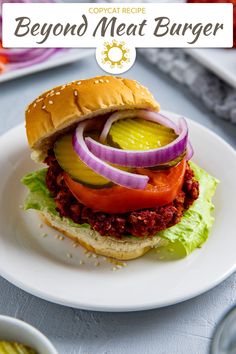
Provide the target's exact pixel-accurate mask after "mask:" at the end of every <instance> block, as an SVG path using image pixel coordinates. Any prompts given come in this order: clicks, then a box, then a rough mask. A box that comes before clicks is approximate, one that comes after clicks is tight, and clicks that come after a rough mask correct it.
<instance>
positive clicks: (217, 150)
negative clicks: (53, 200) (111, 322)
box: [0, 113, 236, 311]
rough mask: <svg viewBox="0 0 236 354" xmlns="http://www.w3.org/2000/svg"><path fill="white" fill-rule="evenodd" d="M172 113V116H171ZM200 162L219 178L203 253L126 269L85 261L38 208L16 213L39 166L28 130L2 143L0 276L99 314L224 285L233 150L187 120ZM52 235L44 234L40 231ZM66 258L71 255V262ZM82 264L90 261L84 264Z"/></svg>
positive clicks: (228, 268)
mask: <svg viewBox="0 0 236 354" xmlns="http://www.w3.org/2000/svg"><path fill="white" fill-rule="evenodd" d="M169 114H170V113H169ZM189 127H190V138H191V141H192V143H193V146H194V147H195V151H196V153H195V159H194V160H195V161H196V162H197V163H198V164H199V165H201V166H202V167H203V168H205V169H206V170H207V171H209V172H210V173H211V174H213V175H214V176H216V177H218V178H219V179H220V181H221V183H220V184H219V187H218V188H217V192H216V196H215V198H214V203H215V205H216V213H215V216H216V221H215V224H214V227H213V230H212V232H211V235H210V238H209V240H208V241H207V242H206V243H205V245H204V246H203V247H202V249H198V250H196V251H194V252H193V253H192V254H191V255H190V256H189V257H188V258H185V259H182V260H177V261H165V260H158V254H157V253H154V252H150V253H148V254H147V255H145V256H144V257H142V258H139V259H138V260H134V261H130V262H127V263H128V265H127V267H124V268H122V269H120V270H118V271H112V270H111V269H112V267H113V265H112V264H110V263H108V262H107V261H105V260H103V259H101V260H99V261H100V262H101V265H100V266H98V267H95V265H94V263H95V262H96V261H97V259H96V258H87V257H86V255H85V254H84V252H83V249H82V248H73V243H72V242H71V241H70V240H64V241H60V240H58V239H57V238H55V235H56V234H57V232H55V231H54V230H52V229H49V228H47V227H46V226H44V227H43V228H40V227H39V224H40V220H39V218H38V216H37V214H36V213H35V212H34V211H30V212H25V211H23V210H22V209H20V208H19V204H22V203H23V200H24V197H25V195H26V190H25V188H24V187H23V186H22V185H21V183H20V178H21V177H22V176H23V175H24V174H25V173H27V172H29V171H31V170H33V169H37V167H38V166H36V165H35V164H34V162H32V161H31V160H30V152H29V150H28V147H27V143H26V138H25V132H24V127H23V125H21V126H18V127H16V128H14V129H13V130H11V131H9V132H8V133H6V134H5V135H3V136H2V137H1V138H0V169H1V184H0V274H1V275H2V276H3V277H4V278H6V279H7V280H9V281H10V282H12V283H13V284H15V285H17V286H18V287H20V288H22V289H24V290H26V291H28V292H29V293H31V294H34V295H36V296H39V297H41V298H43V299H46V300H49V301H52V302H56V303H59V304H63V305H67V306H71V307H76V308H82V309H89V310H101V311H134V310H144V309H150V308H156V307H161V306H166V305H170V304H174V303H177V302H180V301H183V300H186V299H189V298H191V297H194V296H196V295H199V294H201V293H203V292H205V291H207V290H208V289H210V288H212V287H214V286H215V285H216V284H218V283H220V282H221V281H222V280H224V279H225V278H226V277H228V276H229V275H230V274H231V273H232V272H233V271H234V270H235V269H236V257H235V249H236V231H235V230H236V217H235V215H236V204H235V200H236V188H235V176H236V153H235V151H234V150H233V149H232V148H231V147H230V146H229V145H228V144H227V143H225V142H224V141H223V140H222V139H221V138H219V137H218V136H216V135H215V134H214V133H212V132H211V131H209V130H208V129H206V128H204V127H203V126H201V125H199V124H197V123H195V122H193V121H191V120H189ZM44 232H46V233H47V234H48V236H47V237H45V238H44V237H43V235H42V234H43V233H44ZM67 253H69V254H71V255H72V258H68V257H67ZM80 260H84V261H85V264H82V265H80Z"/></svg>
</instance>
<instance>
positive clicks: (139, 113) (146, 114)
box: [99, 110, 194, 161]
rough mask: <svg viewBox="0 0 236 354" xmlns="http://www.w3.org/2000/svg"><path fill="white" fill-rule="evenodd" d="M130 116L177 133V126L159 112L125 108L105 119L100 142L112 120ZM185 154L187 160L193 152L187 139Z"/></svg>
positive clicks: (107, 131) (103, 140) (106, 133)
mask: <svg viewBox="0 0 236 354" xmlns="http://www.w3.org/2000/svg"><path fill="white" fill-rule="evenodd" d="M132 117H139V118H143V119H146V120H149V121H152V122H155V123H159V124H161V125H164V126H166V127H168V128H171V129H173V130H174V131H175V133H176V134H178V135H179V127H178V126H177V125H176V124H175V123H174V122H172V121H171V120H170V119H169V118H167V117H165V116H163V114H161V113H159V112H152V111H147V110H125V111H121V112H115V113H113V114H112V115H111V116H110V117H109V118H108V120H107V121H106V123H105V125H104V127H103V130H102V132H101V135H100V138H99V140H100V142H101V143H103V144H104V143H105V141H106V139H107V135H108V133H109V131H110V129H111V126H112V124H113V123H114V122H116V121H117V120H119V119H124V118H132ZM186 151H187V153H186V156H185V159H186V160H187V161H188V160H190V159H191V158H192V156H193V154H194V150H193V147H192V145H191V143H190V141H188V143H187V148H186Z"/></svg>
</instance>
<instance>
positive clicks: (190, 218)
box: [158, 162, 219, 257]
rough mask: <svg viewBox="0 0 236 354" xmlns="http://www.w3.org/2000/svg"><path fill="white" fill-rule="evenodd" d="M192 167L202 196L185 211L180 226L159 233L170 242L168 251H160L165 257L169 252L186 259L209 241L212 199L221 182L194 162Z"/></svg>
mask: <svg viewBox="0 0 236 354" xmlns="http://www.w3.org/2000/svg"><path fill="white" fill-rule="evenodd" d="M190 165H191V168H192V169H193V171H194V174H195V178H196V179H197V180H198V181H199V187H200V194H199V197H198V199H197V200H196V201H195V202H194V203H193V205H192V206H191V207H190V208H189V209H188V210H187V211H185V213H184V215H183V217H182V219H181V221H180V222H179V223H178V224H176V225H174V226H172V227H170V228H169V229H166V230H164V231H160V232H159V233H158V235H159V236H160V237H163V238H165V239H166V240H168V241H169V245H168V246H167V247H168V249H167V248H166V247H162V248H161V249H160V251H161V252H162V253H163V254H164V253H165V257H166V256H167V254H166V253H167V251H169V253H172V254H173V257H175V256H178V257H184V256H187V255H189V254H190V253H191V252H192V251H193V250H194V249H195V248H197V247H201V245H202V244H203V243H204V242H205V241H206V240H207V238H208V236H209V231H210V229H211V227H212V224H213V222H214V217H213V216H212V212H213V211H214V205H213V203H212V197H213V195H214V193H215V190H216V186H217V184H218V183H219V181H218V180H217V179H216V178H214V177H212V176H211V175H209V174H208V173H207V172H206V171H204V170H203V169H202V168H200V167H199V166H197V165H196V164H194V163H193V162H190ZM169 257H171V256H170V255H169Z"/></svg>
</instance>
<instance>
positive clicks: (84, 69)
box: [0, 57, 236, 354]
mask: <svg viewBox="0 0 236 354" xmlns="http://www.w3.org/2000/svg"><path fill="white" fill-rule="evenodd" d="M101 73H102V72H101V70H100V69H99V68H98V66H97V64H96V62H95V60H94V58H92V57H90V58H87V59H85V60H83V61H81V62H77V63H74V64H71V65H67V66H64V67H61V68H56V69H53V70H50V71H47V72H44V73H39V74H34V75H31V76H29V77H25V78H21V79H18V80H15V81H11V82H8V83H5V84H1V85H0V122H1V124H0V134H2V133H4V132H5V131H7V130H8V129H10V128H11V127H13V126H15V125H16V124H19V123H21V122H23V120H24V108H25V106H26V105H27V104H28V103H29V102H30V101H31V100H33V99H34V98H35V96H37V95H38V94H40V93H41V92H42V91H45V90H47V89H49V88H51V87H53V86H56V85H58V84H62V83H65V82H67V81H70V80H75V79H82V78H86V77H89V76H94V75H99V74H101ZM126 76H128V77H130V78H135V79H137V80H139V81H141V82H142V83H143V84H144V85H146V86H148V87H149V88H150V90H151V91H152V92H153V93H154V95H155V96H156V98H157V99H158V100H159V102H160V103H161V106H162V108H163V109H168V110H170V111H174V112H177V113H182V114H184V115H185V116H187V117H190V118H192V119H194V120H197V121H198V122H200V123H201V124H203V125H206V126H208V127H209V128H210V129H212V130H213V131H215V132H216V133H218V134H219V135H221V136H222V137H223V138H224V139H225V140H226V141H228V142H229V143H230V144H231V145H233V146H234V147H235V148H236V127H235V126H234V125H232V124H231V123H229V122H226V121H222V120H220V119H219V118H216V117H215V116H214V115H213V114H211V113H209V111H207V109H206V108H205V107H203V106H202V104H201V102H199V101H198V100H197V99H194V98H193V97H192V96H191V94H190V93H189V91H188V90H187V89H184V88H183V87H180V86H179V85H178V84H177V83H176V82H174V81H173V80H172V79H170V78H169V77H167V76H165V75H164V74H162V73H161V72H159V71H158V69H156V68H154V67H151V66H149V65H148V64H147V63H146V62H145V61H143V59H142V58H139V59H138V60H137V62H136V64H135V66H134V67H133V68H132V69H131V70H130V71H129V72H128V73H127V74H126ZM124 291H125V289H124ZM235 302H236V275H235V274H234V275H232V276H231V277H230V278H229V279H227V280H226V281H224V282H223V283H222V284H221V285H219V286H217V287H216V288H215V289H213V290H211V291H209V292H207V293H206V294H203V295H201V296H198V297H197V298H195V299H192V300H189V301H186V302H184V303H181V304H178V305H174V306H170V307H167V308H162V309H157V310H152V311H146V312H137V313H120V314H119V313H96V312H89V311H80V310H74V309H71V308H66V307H63V306H59V305H55V304H51V303H49V302H46V301H43V300H41V299H38V298H36V297H34V296H31V295H29V294H27V293H25V292H24V291H22V290H19V289H17V288H16V287H15V286H13V285H11V284H9V283H8V282H7V281H5V280H4V279H2V278H0V314H4V315H11V316H15V317H17V318H20V319H23V320H25V321H26V322H29V323H31V324H33V325H34V326H35V327H37V328H38V329H39V330H41V331H42V332H43V333H45V334H46V335H47V336H48V337H49V339H50V340H52V342H53V343H54V345H55V346H56V348H57V349H58V351H59V353H60V354H126V353H135V354H146V353H150V354H154V353H155V354H156V353H157V354H164V353H166V354H167V353H168V354H172V353H175V354H185V353H186V354H189V353H194V354H206V353H208V349H209V345H210V342H211V338H212V334H213V331H214V328H215V325H216V323H217V322H218V321H219V319H220V317H221V316H222V315H223V314H224V313H225V311H227V310H228V309H229V308H230V307H231V306H232V305H233V304H235Z"/></svg>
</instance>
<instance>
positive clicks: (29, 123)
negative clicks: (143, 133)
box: [25, 76, 160, 153]
mask: <svg viewBox="0 0 236 354" xmlns="http://www.w3.org/2000/svg"><path fill="white" fill-rule="evenodd" d="M159 108H160V107H159V104H158V103H157V102H156V101H155V99H154V97H153V95H152V94H151V93H150V92H149V91H148V89H147V88H146V87H144V86H142V85H141V84H139V83H138V82H137V81H135V80H129V79H124V78H120V77H114V76H99V77H95V78H91V79H88V80H80V81H73V82H70V83H68V84H65V85H62V86H58V87H55V88H54V89H52V90H51V91H47V92H45V93H43V94H42V95H41V96H39V97H38V98H37V99H36V100H34V101H33V102H32V103H31V104H30V105H29V106H28V108H27V110H26V112H25V120H26V133H27V138H28V143H29V146H30V148H32V149H33V150H36V151H37V152H38V153H42V152H44V153H45V152H46V151H47V150H48V149H49V148H50V147H51V146H52V145H53V143H54V141H55V140H56V138H57V137H58V135H60V134H62V133H64V132H67V131H68V130H70V129H72V128H73V127H75V126H76V124H77V123H78V122H80V121H82V120H85V119H91V118H94V117H96V116H101V115H104V114H107V113H109V112H114V111H119V110H125V109H151V110H154V111H159Z"/></svg>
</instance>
